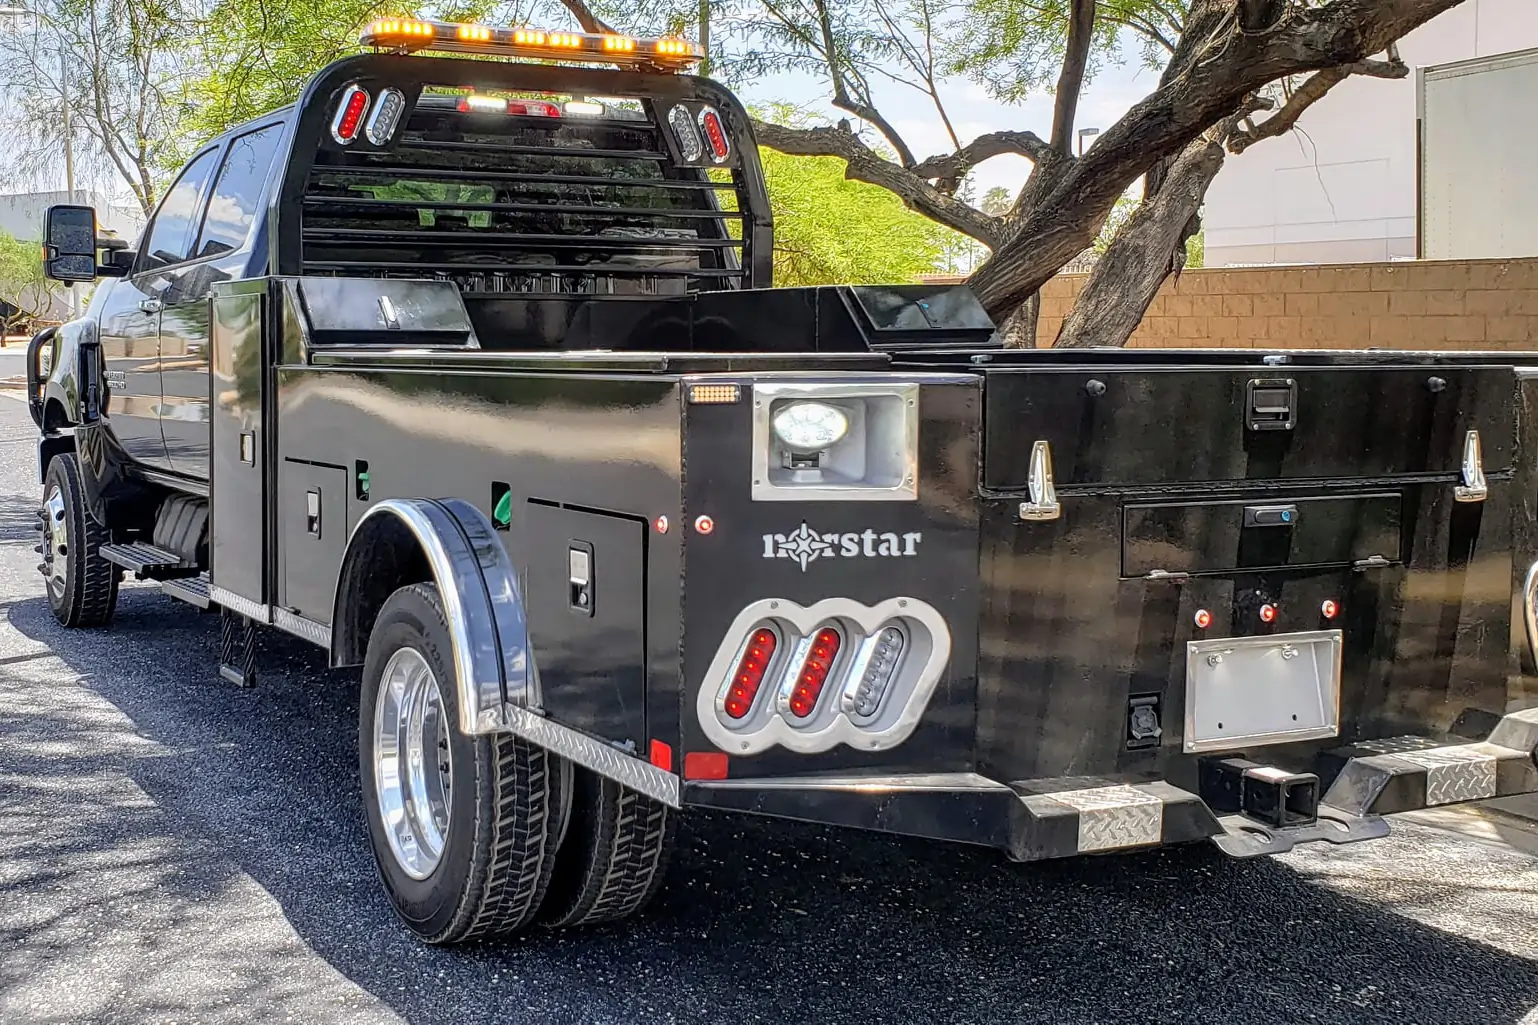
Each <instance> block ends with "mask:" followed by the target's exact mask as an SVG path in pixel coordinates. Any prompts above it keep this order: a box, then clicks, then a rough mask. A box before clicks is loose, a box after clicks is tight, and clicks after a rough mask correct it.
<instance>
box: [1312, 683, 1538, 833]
mask: <svg viewBox="0 0 1538 1025" xmlns="http://www.w3.org/2000/svg"><path fill="white" fill-rule="evenodd" d="M1535 748H1538V709H1529V710H1527V711H1525V712H1513V713H1512V714H1510V715H1508V716H1506V717H1505V718H1503V719H1502V720H1501V721H1500V723H1499V724H1498V725H1497V726H1496V727H1495V729H1494V730H1493V731H1492V732H1491V734H1490V737H1489V739H1488V740H1485V741H1483V742H1481V743H1477V744H1437V743H1436V742H1435V741H1431V740H1426V739H1425V738H1422V737H1394V738H1390V739H1388V740H1373V741H1362V742H1360V743H1358V744H1355V745H1353V746H1351V747H1347V748H1341V749H1340V750H1337V751H1334V752H1331V753H1330V754H1329V755H1328V756H1326V759H1327V761H1328V762H1330V763H1332V764H1330V765H1329V766H1327V767H1328V768H1334V769H1336V770H1337V774H1336V775H1335V779H1334V782H1333V783H1331V785H1330V788H1329V790H1328V791H1326V793H1325V795H1324V801H1323V803H1324V804H1327V805H1330V806H1331V807H1334V808H1338V809H1340V810H1341V811H1343V812H1346V813H1348V814H1351V815H1389V814H1393V813H1394V812H1401V811H1415V810H1417V809H1420V808H1433V807H1437V806H1439V805H1445V804H1458V803H1460V802H1463V801H1481V800H1485V799H1487V798H1491V797H1508V796H1512V795H1515V794H1529V793H1533V792H1535V791H1538V766H1535V764H1534V760H1533V752H1534V749H1535Z"/></svg>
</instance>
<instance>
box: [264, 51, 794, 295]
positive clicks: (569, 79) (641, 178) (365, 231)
mask: <svg viewBox="0 0 1538 1025" xmlns="http://www.w3.org/2000/svg"><path fill="white" fill-rule="evenodd" d="M379 60H386V61H395V62H402V63H404V62H410V63H411V64H413V65H428V66H429V67H427V68H412V70H413V71H416V72H417V73H418V74H423V75H424V76H425V79H426V80H425V81H424V82H422V83H421V84H416V83H412V85H414V86H415V88H413V89H411V91H410V92H408V93H407V95H408V96H411V97H412V102H411V104H410V109H409V112H408V113H407V115H406V117H405V119H404V122H403V124H402V126H401V128H400V130H399V132H398V133H397V134H396V136H395V138H394V139H393V140H392V141H391V143H390V144H389V145H388V146H387V147H361V146H347V147H344V146H336V145H330V144H329V143H327V142H325V141H324V140H321V141H320V142H321V144H319V145H317V146H316V149H315V151H314V156H313V164H312V165H311V166H310V168H309V169H308V172H307V174H305V176H304V178H303V190H302V194H301V195H300V196H298V197H296V198H297V199H298V200H299V203H298V210H297V213H298V217H297V218H296V221H297V224H291V225H289V230H288V232H287V237H288V238H290V239H292V240H293V241H294V242H297V243H298V245H297V249H298V253H297V257H298V258H297V260H296V261H290V263H291V265H294V264H296V266H295V267H294V269H295V270H296V271H297V272H298V273H300V274H303V275H312V276H348V277H385V278H414V279H423V278H427V279H436V280H449V281H453V282H454V283H455V284H456V285H457V286H458V287H459V289H460V291H461V292H462V293H464V294H465V295H467V296H493V295H508V294H519V295H525V296H531V297H532V296H539V295H550V296H607V295H612V296H627V295H628V296H670V295H685V294H690V293H695V292H701V291H719V290H722V289H738V288H752V287H763V286H766V285H768V284H769V280H768V277H769V267H770V256H771V254H770V252H769V250H770V248H771V245H772V243H771V242H770V241H769V239H770V238H771V236H770V234H769V226H768V212H767V209H766V207H767V204H766V202H765V200H764V199H763V194H762V180H761V173H760V172H759V171H758V168H757V164H756V154H752V155H751V157H753V158H755V159H753V162H752V167H751V168H745V167H730V168H721V169H717V170H710V171H707V170H704V169H700V168H697V167H688V166H680V163H679V162H678V161H676V160H675V159H674V158H673V157H672V156H671V155H670V147H669V143H668V141H667V139H665V137H664V132H665V131H667V128H666V126H665V121H664V118H665V116H666V110H667V109H668V107H667V104H668V103H669V102H670V98H669V97H665V96H664V97H661V98H658V97H653V96H649V95H647V94H646V90H642V89H634V88H632V89H631V90H630V92H629V97H628V102H623V103H614V102H613V101H612V100H611V101H610V106H608V107H606V108H605V112H604V114H603V115H601V116H594V115H592V114H590V113H587V114H575V115H572V114H564V113H562V114H561V115H560V116H550V115H549V114H533V113H523V112H508V111H503V110H497V109H488V108H490V107H491V106H492V105H491V104H490V103H489V102H488V97H498V98H506V99H508V100H509V101H510V102H511V103H513V104H514V106H513V107H510V108H509V110H515V111H522V110H524V109H525V108H532V109H544V110H555V111H560V110H561V109H562V102H563V100H565V99H568V98H570V99H574V100H576V101H578V102H579V103H586V102H589V101H588V99H587V98H588V97H593V96H609V97H614V96H619V97H626V93H625V92H623V91H620V90H619V89H616V87H617V86H624V85H629V86H632V87H634V86H635V85H637V84H647V85H652V84H656V85H657V86H659V87H662V86H665V87H666V88H669V89H673V90H675V91H676V90H678V89H680V88H688V87H690V86H692V85H698V84H704V85H709V83H703V81H702V80H699V79H685V78H675V77H672V76H669V77H667V78H660V76H642V75H637V74H634V73H626V72H609V71H595V70H591V69H574V68H557V67H549V66H537V65H516V64H493V63H490V62H473V63H472V62H464V61H451V60H439V59H424V58H412V57H383V58H381V57H372V58H370V57H366V58H359V61H360V62H368V61H379ZM466 65H468V73H467V70H466ZM451 70H452V72H453V74H452V75H448V74H442V73H440V74H437V75H433V74H431V72H432V71H438V72H446V71H451ZM488 72H494V74H488ZM466 78H475V79H477V81H475V82H474V83H473V84H471V83H468V82H466V81H465V79H466ZM488 78H498V79H501V80H502V81H493V82H491V83H487V82H486V79H488ZM659 78H660V81H659ZM456 79H457V80H456ZM385 81H386V84H388V79H386V80H385ZM438 83H441V84H438ZM583 85H586V86H587V87H586V88H581V87H580V86H583ZM573 86H579V87H578V88H572V87H573ZM408 88H410V87H409V86H408ZM520 88H521V89H522V90H523V91H522V92H519V91H518V90H519V89H520ZM472 94H473V95H475V96H476V105H474V106H471V105H469V103H468V102H467V97H469V96H470V95H472ZM332 95H334V94H332ZM519 96H524V97H530V99H529V100H528V101H527V102H522V101H519V100H518V99H517V97H519ZM536 97H537V98H536ZM317 98H318V97H317ZM712 100H716V98H715V97H712ZM328 101H329V102H334V101H330V98H329V97H328V98H327V99H326V100H322V101H321V102H322V103H323V104H324V103H325V102H328ZM716 102H719V101H718V100H716ZM743 148H745V149H751V139H750V138H749V139H748V140H747V142H746V144H745V145H744V146H743ZM743 163H744V164H746V163H748V160H747V159H745V160H744V161H743ZM296 170H297V168H296ZM295 227H297V231H294V230H293V229H294V228H295ZM745 228H746V230H745ZM296 236H297V237H296Z"/></svg>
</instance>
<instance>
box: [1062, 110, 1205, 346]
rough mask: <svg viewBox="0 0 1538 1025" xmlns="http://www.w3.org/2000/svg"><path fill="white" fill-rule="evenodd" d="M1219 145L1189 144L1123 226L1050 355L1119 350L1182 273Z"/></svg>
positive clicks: (1092, 276) (1085, 286) (1065, 322)
mask: <svg viewBox="0 0 1538 1025" xmlns="http://www.w3.org/2000/svg"><path fill="white" fill-rule="evenodd" d="M1223 157H1224V151H1223V145H1222V143H1220V142H1212V141H1209V140H1208V139H1207V138H1205V137H1201V138H1198V139H1196V140H1195V141H1194V142H1191V143H1189V144H1188V145H1187V146H1186V148H1185V149H1184V150H1182V151H1181V152H1180V155H1179V156H1177V157H1176V158H1175V160H1174V162H1173V163H1172V164H1170V165H1169V167H1168V168H1167V170H1165V172H1164V174H1163V175H1162V176H1161V181H1160V182H1159V186H1158V191H1157V193H1155V194H1153V195H1151V196H1149V197H1147V198H1146V199H1145V200H1144V201H1143V205H1142V206H1140V207H1138V209H1137V212H1136V213H1134V214H1133V215H1132V216H1131V217H1130V218H1128V220H1127V223H1126V224H1124V225H1122V228H1121V230H1120V231H1118V232H1117V233H1116V237H1115V238H1114V239H1112V240H1111V244H1110V246H1109V247H1107V249H1106V251H1105V254H1104V255H1103V256H1101V257H1100V261H1099V262H1098V263H1096V264H1095V269H1094V270H1093V271H1091V272H1090V276H1089V281H1088V282H1086V283H1085V285H1084V289H1083V291H1081V292H1080V293H1079V297H1078V299H1077V300H1076V301H1075V302H1074V304H1073V309H1072V310H1070V311H1069V313H1068V317H1067V319H1066V320H1064V321H1063V327H1062V330H1061V331H1059V332H1058V335H1057V341H1056V342H1055V343H1054V347H1056V348H1060V349H1083V348H1089V347H1091V346H1122V345H1126V344H1127V340H1128V339H1129V338H1131V337H1132V332H1133V331H1135V330H1137V326H1138V324H1139V323H1140V322H1141V321H1142V319H1143V314H1145V313H1146V312H1148V305H1149V304H1150V303H1152V302H1153V300H1154V296H1156V295H1158V294H1159V288H1160V286H1161V285H1163V284H1164V280H1165V279H1166V278H1168V277H1169V276H1170V273H1171V272H1172V271H1175V270H1178V269H1179V268H1180V267H1181V266H1184V249H1185V243H1186V240H1187V238H1189V237H1190V234H1191V231H1192V230H1193V226H1194V221H1195V218H1196V215H1197V211H1199V210H1200V209H1201V205H1202V198H1203V197H1204V196H1206V194H1207V188H1208V186H1210V185H1211V184H1212V179H1213V178H1215V177H1217V173H1218V170H1219V169H1220V168H1221V167H1222V166H1223Z"/></svg>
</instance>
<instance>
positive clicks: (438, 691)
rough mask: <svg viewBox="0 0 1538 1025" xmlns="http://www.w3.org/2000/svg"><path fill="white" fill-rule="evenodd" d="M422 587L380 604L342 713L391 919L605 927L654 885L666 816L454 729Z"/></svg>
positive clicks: (443, 623) (599, 783)
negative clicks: (356, 695) (347, 712)
mask: <svg viewBox="0 0 1538 1025" xmlns="http://www.w3.org/2000/svg"><path fill="white" fill-rule="evenodd" d="M450 653H451V640H450V635H449V628H448V622H447V619H446V617H445V616H444V612H443V604H442V601H441V599H440V598H439V595H438V591H437V588H435V587H433V586H432V585H430V584H413V585H411V586H408V587H403V588H401V589H400V590H399V591H396V592H395V594H393V595H392V596H391V597H390V599H389V600H388V601H387V602H386V603H385V605H384V608H383V609H381V610H380V614H379V618H378V620H377V621H376V622H375V625H374V630H373V633H372V634H371V636H370V638H369V646H368V654H367V657H366V659H365V662H364V670H363V688H362V694H361V699H360V701H359V711H358V741H359V743H358V748H359V769H360V773H361V776H362V779H363V791H364V807H365V814H366V817H367V820H368V830H369V838H370V841H371V843H372V846H373V850H374V857H375V861H376V862H377V864H378V866H379V875H380V879H381V881H382V882H383V883H384V887H385V891H386V893H387V894H388V895H389V898H390V903H391V905H392V906H393V907H394V909H395V912H396V914H397V915H398V916H399V917H400V918H401V919H402V920H403V921H404V922H405V923H406V925H407V926H408V927H410V928H411V929H412V930H413V931H414V932H416V933H417V934H418V935H419V936H420V937H422V938H423V939H424V940H426V941H427V942H429V943H458V942H464V941H470V940H486V939H499V938H505V937H508V936H511V935H514V934H516V933H518V932H520V931H522V930H524V929H526V928H527V927H528V926H530V925H531V924H532V923H533V922H535V921H536V920H542V921H544V922H545V923H546V924H549V925H552V926H575V925H590V924H596V923H599V922H609V921H615V920H617V919H620V918H624V917H626V916H628V915H631V914H634V913H635V912H637V911H639V910H640V909H641V908H642V907H644V906H645V904H646V902H647V901H649V900H650V899H651V897H652V896H653V895H654V894H655V893H656V891H657V888H658V886H659V885H660V884H661V880H662V875H663V871H664V869H665V866H666V862H667V853H668V851H669V849H670V847H671V845H672V839H673V824H674V815H673V813H672V812H671V810H670V809H668V808H667V807H666V806H665V805H662V804H659V803H658V802H656V801H653V800H651V799H650V798H647V797H643V796H642V795H640V794H637V793H635V792H634V791H631V790H628V789H626V788H624V787H621V786H619V785H618V784H616V783H613V782H612V781H609V780H607V779H604V778H602V777H600V776H597V775H596V774H594V773H591V772H588V771H587V770H585V769H580V768H575V767H573V766H572V764H571V763H570V762H569V761H567V760H566V759H564V758H561V757H559V756H557V755H554V754H551V753H550V752H549V751H547V750H545V749H544V748H541V747H538V746H536V745H534V744H531V743H529V742H528V741H526V740H524V739H522V738H521V737H515V736H512V735H511V734H492V735H486V736H474V737H472V736H466V735H465V734H464V733H463V732H461V731H460V729H459V726H458V723H459V705H458V695H457V693H456V690H455V688H454V686H453V680H454V672H453V662H452V658H451V654H450Z"/></svg>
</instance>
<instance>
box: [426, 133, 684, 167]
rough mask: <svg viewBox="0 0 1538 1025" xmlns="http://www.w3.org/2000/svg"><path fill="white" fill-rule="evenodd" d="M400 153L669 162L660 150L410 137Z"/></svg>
mask: <svg viewBox="0 0 1538 1025" xmlns="http://www.w3.org/2000/svg"><path fill="white" fill-rule="evenodd" d="M400 149H423V150H434V149H436V150H458V151H463V152H467V153H505V154H507V155H509V156H537V157H566V158H568V159H578V158H593V157H597V158H599V159H604V160H651V161H661V160H666V159H667V154H665V153H661V152H658V151H656V150H630V149H578V148H576V147H563V146H525V145H515V144H513V143H495V142H453V141H449V140H439V139H423V138H412V137H410V136H407V137H405V138H403V139H402V140H401V146H400Z"/></svg>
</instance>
